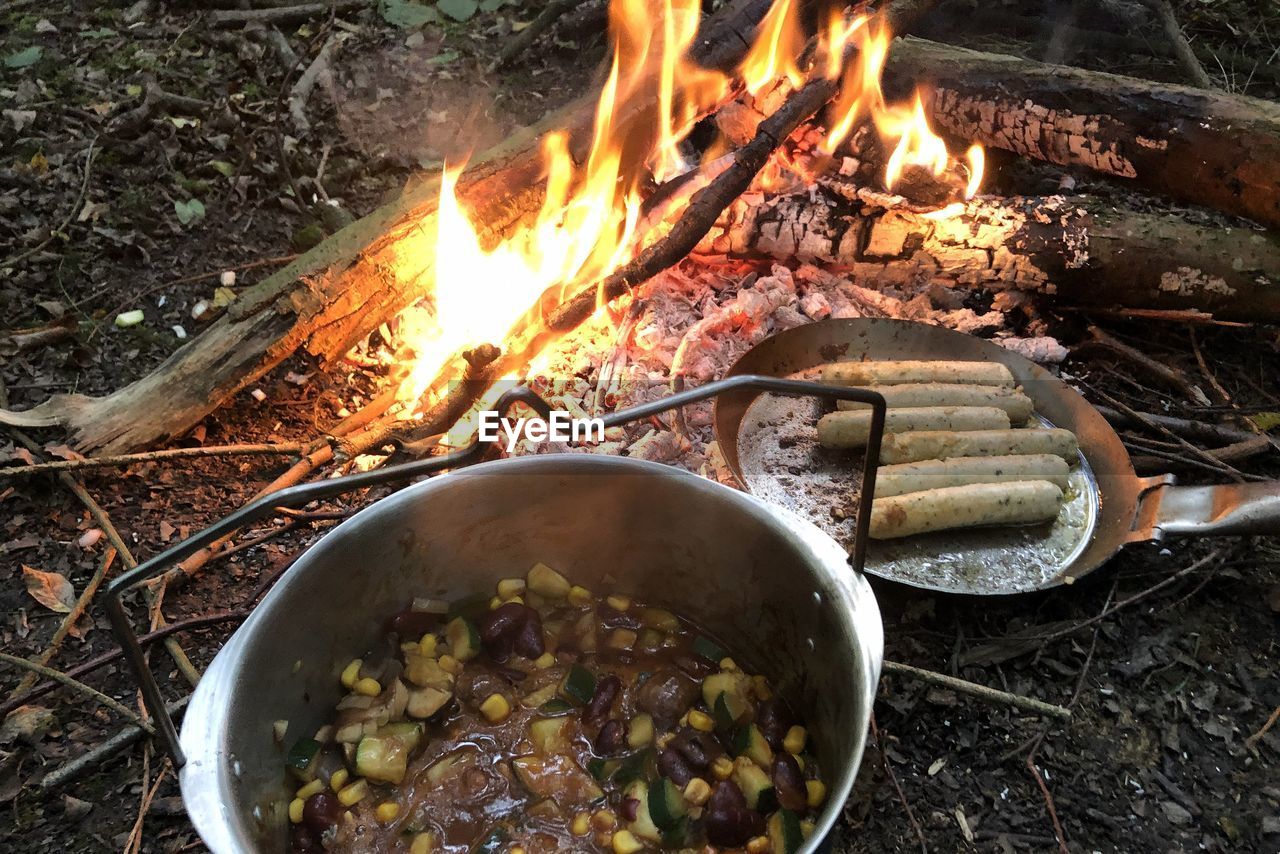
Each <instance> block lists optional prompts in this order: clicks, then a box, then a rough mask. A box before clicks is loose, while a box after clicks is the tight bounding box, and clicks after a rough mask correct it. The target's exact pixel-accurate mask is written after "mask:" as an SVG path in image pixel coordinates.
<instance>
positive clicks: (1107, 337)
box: [1074, 325, 1204, 403]
mask: <svg viewBox="0 0 1280 854" xmlns="http://www.w3.org/2000/svg"><path fill="white" fill-rule="evenodd" d="M1089 335H1090V340H1088V341H1085V342H1082V343H1080V344H1077V345H1076V347H1075V348H1074V349H1075V351H1076V352H1079V351H1081V350H1090V349H1103V350H1106V351H1108V352H1110V353H1112V354H1114V355H1116V356H1120V357H1121V358H1123V359H1124V360H1125V361H1127V362H1129V363H1130V364H1132V365H1134V366H1136V367H1138V368H1141V369H1142V370H1143V372H1145V373H1146V374H1147V375H1149V376H1150V377H1152V378H1153V379H1157V380H1159V381H1160V382H1162V383H1163V384H1164V385H1166V386H1168V387H1169V388H1172V389H1175V390H1177V391H1179V392H1181V393H1182V395H1183V397H1185V398H1187V399H1188V400H1190V401H1192V402H1193V403H1200V402H1201V401H1202V400H1204V398H1203V396H1202V394H1201V393H1199V390H1198V389H1197V388H1196V387H1195V385H1194V384H1193V383H1192V382H1191V380H1189V379H1187V377H1186V375H1185V374H1183V373H1182V372H1181V371H1179V370H1177V369H1176V368H1173V367H1171V366H1169V365H1167V364H1165V363H1164V362H1160V361H1157V360H1155V359H1153V358H1151V357H1150V356H1148V355H1147V354H1146V353H1144V352H1142V351H1141V350H1139V349H1138V348H1136V347H1130V346H1129V345H1128V344H1126V343H1124V342H1123V341H1121V340H1120V339H1118V338H1116V337H1115V336H1114V335H1112V334H1111V333H1109V332H1107V331H1106V330H1105V329H1102V328H1101V327H1099V326H1093V325H1090V326H1089Z"/></svg>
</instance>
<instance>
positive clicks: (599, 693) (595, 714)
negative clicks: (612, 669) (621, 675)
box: [582, 675, 622, 723]
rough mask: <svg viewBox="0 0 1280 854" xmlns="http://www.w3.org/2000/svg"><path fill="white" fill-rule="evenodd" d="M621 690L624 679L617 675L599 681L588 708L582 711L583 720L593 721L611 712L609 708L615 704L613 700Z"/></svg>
mask: <svg viewBox="0 0 1280 854" xmlns="http://www.w3.org/2000/svg"><path fill="white" fill-rule="evenodd" d="M620 690H622V681H621V680H620V679H618V677H617V676H612V675H610V676H606V677H604V678H603V679H601V680H600V681H599V682H597V683H596V692H595V693H594V694H592V695H591V702H589V703H587V707H586V709H584V710H583V712H582V720H583V721H585V722H587V723H591V722H592V721H598V720H600V718H603V717H604V716H605V715H607V714H609V708H610V707H611V706H613V701H614V699H616V698H617V696H618V692H619V691H620Z"/></svg>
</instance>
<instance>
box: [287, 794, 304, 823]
mask: <svg viewBox="0 0 1280 854" xmlns="http://www.w3.org/2000/svg"><path fill="white" fill-rule="evenodd" d="M305 806H306V801H304V800H303V799H302V798H294V799H293V800H291V801H289V821H290V822H291V823H293V824H301V823H302V810H303V807H305Z"/></svg>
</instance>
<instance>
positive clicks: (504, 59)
mask: <svg viewBox="0 0 1280 854" xmlns="http://www.w3.org/2000/svg"><path fill="white" fill-rule="evenodd" d="M578 2H579V0H551V2H550V3H548V4H547V5H545V6H543V7H542V11H541V12H539V13H538V16H537V17H536V18H534V19H533V20H532V21H530V22H529V26H527V27H525V28H524V29H523V30H521V31H520V32H518V33H516V34H515V36H514V37H513V38H512V39H511V40H510V41H508V42H507V43H506V44H505V45H504V46H503V48H502V50H501V52H499V53H498V58H497V59H496V60H494V63H493V65H492V66H490V70H491V71H492V70H495V69H498V68H502V67H503V66H506V65H509V64H510V63H511V61H512V60H514V59H515V58H516V57H518V56H520V54H522V53H524V52H525V50H527V49H528V47H529V45H531V44H533V43H534V42H535V41H537V39H538V36H540V35H542V34H543V33H544V32H545V31H546V30H548V29H549V28H550V27H551V25H552V24H554V23H555V22H556V21H557V20H559V18H560V16H561V15H563V14H564V13H565V12H567V11H569V9H571V8H572V7H573V6H575V5H577V3H578Z"/></svg>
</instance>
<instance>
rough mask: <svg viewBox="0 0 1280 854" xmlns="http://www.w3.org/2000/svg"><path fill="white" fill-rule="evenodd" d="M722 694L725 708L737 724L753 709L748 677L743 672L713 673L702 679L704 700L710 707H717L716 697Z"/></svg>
mask: <svg viewBox="0 0 1280 854" xmlns="http://www.w3.org/2000/svg"><path fill="white" fill-rule="evenodd" d="M722 694H723V695H724V704H725V709H726V710H727V711H728V713H729V717H730V718H731V719H732V720H733V722H734V723H735V724H736V723H738V722H739V721H741V720H743V719H744V718H745V717H746V716H747V714H748V713H749V712H750V711H751V701H750V700H749V699H747V679H746V677H745V676H743V675H742V674H741V673H737V672H733V673H728V672H725V673H712V674H711V675H710V676H708V677H707V678H706V679H703V680H702V700H703V702H705V703H706V704H707V708H708V709H712V710H714V709H715V707H716V699H717V698H718V697H720V695H722Z"/></svg>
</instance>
